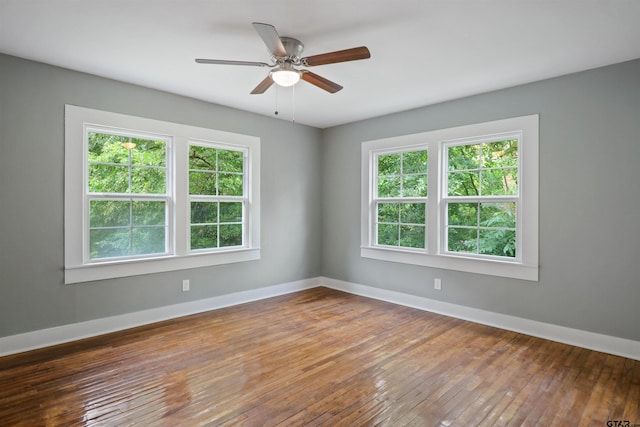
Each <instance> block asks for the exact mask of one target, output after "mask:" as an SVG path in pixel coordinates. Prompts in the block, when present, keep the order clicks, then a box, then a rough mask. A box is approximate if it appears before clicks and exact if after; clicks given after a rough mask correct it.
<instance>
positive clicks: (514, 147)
mask: <svg viewBox="0 0 640 427" xmlns="http://www.w3.org/2000/svg"><path fill="white" fill-rule="evenodd" d="M505 166H518V140H517V139H509V140H505V141H497V142H489V143H485V144H484V145H483V146H482V167H484V168H496V167H505Z"/></svg>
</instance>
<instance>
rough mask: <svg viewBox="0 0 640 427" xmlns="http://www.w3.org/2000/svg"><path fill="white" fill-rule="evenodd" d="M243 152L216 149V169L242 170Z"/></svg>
mask: <svg viewBox="0 0 640 427" xmlns="http://www.w3.org/2000/svg"><path fill="white" fill-rule="evenodd" d="M243 165H244V154H243V153H242V152H241V151H231V150H218V170H219V171H224V172H240V173H242V172H243Z"/></svg>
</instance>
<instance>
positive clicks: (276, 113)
mask: <svg viewBox="0 0 640 427" xmlns="http://www.w3.org/2000/svg"><path fill="white" fill-rule="evenodd" d="M274 114H275V115H276V116H277V115H278V85H276V111H275V113H274Z"/></svg>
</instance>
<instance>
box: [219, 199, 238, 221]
mask: <svg viewBox="0 0 640 427" xmlns="http://www.w3.org/2000/svg"><path fill="white" fill-rule="evenodd" d="M220 222H221V223H222V222H242V202H221V203H220Z"/></svg>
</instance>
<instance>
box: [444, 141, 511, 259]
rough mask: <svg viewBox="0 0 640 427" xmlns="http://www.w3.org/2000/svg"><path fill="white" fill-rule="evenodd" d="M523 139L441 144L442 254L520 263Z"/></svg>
mask: <svg viewBox="0 0 640 427" xmlns="http://www.w3.org/2000/svg"><path fill="white" fill-rule="evenodd" d="M520 139H521V135H520V134H519V133H514V134H509V135H495V136H493V137H492V138H491V139H488V140H487V139H486V138H483V139H480V140H477V139H476V140H472V141H469V140H466V141H465V142H463V143H460V142H443V143H442V145H443V153H444V163H443V164H444V166H443V171H446V177H444V178H445V179H443V183H444V186H443V187H444V188H443V193H444V194H446V196H444V197H443V202H444V203H443V207H444V212H443V215H442V216H443V218H446V220H445V221H444V222H445V223H446V227H445V228H446V231H445V239H444V240H445V242H444V244H443V246H444V247H443V249H442V250H443V252H448V253H457V254H464V255H466V256H473V257H475V256H478V257H501V258H505V259H511V260H517V259H519V257H520V253H519V252H520V251H519V249H518V247H519V245H518V236H519V235H520V233H519V228H520V221H519V219H518V215H517V213H518V205H519V204H520V197H519V194H520V193H519V187H518V177H519V167H520V161H519V159H520V156H519V149H518V147H519V141H520ZM443 173H444V172H443Z"/></svg>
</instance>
